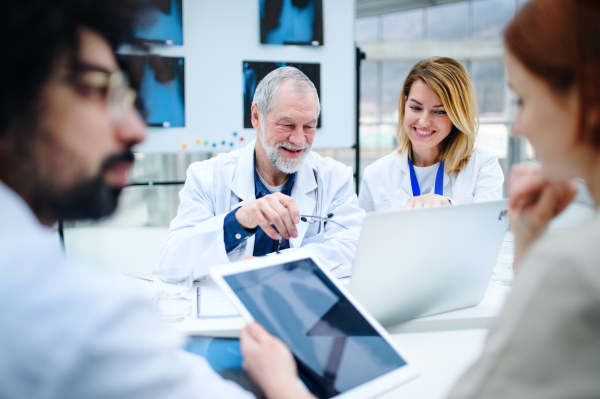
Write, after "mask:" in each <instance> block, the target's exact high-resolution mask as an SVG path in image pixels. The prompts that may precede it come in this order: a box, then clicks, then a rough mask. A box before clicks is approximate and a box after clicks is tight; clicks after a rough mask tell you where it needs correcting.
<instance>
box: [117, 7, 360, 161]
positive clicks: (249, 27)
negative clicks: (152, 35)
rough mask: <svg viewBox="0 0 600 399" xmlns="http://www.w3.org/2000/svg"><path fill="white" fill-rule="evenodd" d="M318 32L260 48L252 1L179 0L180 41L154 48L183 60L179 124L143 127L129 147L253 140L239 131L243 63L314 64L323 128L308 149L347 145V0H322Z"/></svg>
mask: <svg viewBox="0 0 600 399" xmlns="http://www.w3.org/2000/svg"><path fill="white" fill-rule="evenodd" d="M323 29H324V32H323V36H324V45H323V46H276V45H261V44H260V33H259V5H258V0H226V1H214V0H184V1H183V30H184V32H183V33H184V34H183V41H184V45H183V46H173V47H156V48H155V49H154V50H153V52H154V53H156V54H160V55H164V56H183V57H185V103H186V105H185V107H186V110H185V112H186V127H185V128H149V134H148V138H147V140H146V141H145V142H144V143H142V144H141V145H140V146H138V147H137V148H136V149H135V150H136V151H137V152H145V153H163V152H181V151H190V152H192V151H224V150H229V149H232V148H237V147H240V146H243V145H245V144H246V143H247V142H248V141H250V140H252V139H254V138H255V137H256V134H255V132H254V130H253V129H244V128H243V104H242V83H243V81H242V61H280V62H311V63H320V64H321V95H322V103H321V106H322V109H323V127H322V128H320V129H318V132H317V137H316V139H315V143H314V147H315V148H350V147H351V146H352V145H353V144H354V130H355V128H354V126H355V60H354V1H350V0H328V1H324V2H323ZM122 52H126V49H124V50H123V51H122ZM233 132H237V133H238V136H237V137H234V136H233ZM240 136H243V137H244V141H243V142H241V141H240V140H239V137H240ZM198 139H200V140H202V142H204V140H208V141H209V142H210V144H212V142H218V143H219V144H218V146H217V147H216V148H213V147H212V145H209V146H205V145H204V144H203V143H202V144H197V143H196V140H198ZM222 140H225V141H226V145H225V146H223V145H221V141H222ZM231 141H233V142H234V143H235V146H234V147H230V145H229V143H230V142H231ZM184 143H185V144H186V145H187V148H185V149H184V148H183V144H184Z"/></svg>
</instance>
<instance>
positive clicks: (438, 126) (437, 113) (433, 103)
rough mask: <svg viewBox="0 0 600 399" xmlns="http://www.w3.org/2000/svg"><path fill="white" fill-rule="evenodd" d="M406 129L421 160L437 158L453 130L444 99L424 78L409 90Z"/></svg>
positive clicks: (405, 120) (405, 118)
mask: <svg viewBox="0 0 600 399" xmlns="http://www.w3.org/2000/svg"><path fill="white" fill-rule="evenodd" d="M404 129H405V130H406V132H407V134H408V138H409V139H410V142H411V144H412V148H413V154H414V155H415V156H416V157H418V155H422V156H423V157H428V158H429V157H431V156H433V158H436V157H437V155H438V154H439V144H440V143H441V142H442V140H444V139H445V138H446V137H447V136H448V134H450V131H451V130H452V121H451V120H450V117H449V116H448V114H447V113H446V110H445V109H444V105H443V104H442V100H440V98H439V97H438V95H437V94H435V92H434V91H433V90H431V88H430V87H429V86H427V84H426V83H425V82H423V81H422V80H421V79H417V80H415V82H414V83H413V85H412V86H411V88H410V92H409V93H408V96H407V99H406V105H405V107H404Z"/></svg>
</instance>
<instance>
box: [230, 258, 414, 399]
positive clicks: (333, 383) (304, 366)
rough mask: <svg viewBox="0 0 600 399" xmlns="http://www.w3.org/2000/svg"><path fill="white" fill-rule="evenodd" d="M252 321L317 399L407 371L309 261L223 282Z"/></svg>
mask: <svg viewBox="0 0 600 399" xmlns="http://www.w3.org/2000/svg"><path fill="white" fill-rule="evenodd" d="M224 279H225V281H226V282H227V284H228V285H229V286H230V287H231V288H232V289H233V291H234V293H235V294H236V295H237V296H238V298H239V299H240V301H241V302H242V303H243V304H244V306H245V307H246V308H247V309H248V311H249V312H250V314H251V315H252V317H254V319H255V320H256V321H257V322H259V323H260V324H262V325H263V326H264V327H265V328H266V329H267V330H268V331H269V332H270V333H271V334H273V335H274V336H276V337H278V338H279V339H281V340H282V341H283V342H284V343H285V344H286V345H287V346H288V348H290V350H291V351H292V353H293V354H294V357H295V358H296V362H297V364H298V371H299V374H300V378H301V379H302V381H303V382H304V383H305V384H306V386H307V387H308V389H310V390H311V392H313V394H315V395H316V396H318V397H320V398H330V397H332V396H336V395H338V394H340V393H344V392H346V391H348V390H350V389H353V388H355V387H357V386H359V385H361V384H363V383H366V382H368V381H370V380H372V379H374V378H377V377H379V376H382V375H384V374H387V373H389V372H391V371H394V370H396V369H398V368H400V367H403V366H405V365H406V362H405V361H404V359H403V358H402V357H400V356H399V355H398V353H397V352H396V351H395V350H394V348H392V347H391V346H390V345H389V344H388V343H387V342H386V341H385V340H384V339H383V338H382V337H381V336H380V335H379V333H378V332H377V331H376V330H375V329H374V328H373V327H372V326H371V324H370V323H369V322H368V321H367V320H366V319H365V318H364V317H363V315H362V314H361V313H360V312H359V311H358V310H357V309H356V308H355V307H354V305H352V303H350V302H349V301H348V299H347V298H346V297H345V296H344V295H343V294H342V293H341V292H340V291H339V290H338V289H337V287H336V286H335V285H334V284H332V283H331V282H330V281H329V279H328V278H327V277H326V276H325V274H324V273H323V272H322V271H321V270H320V269H319V267H318V266H317V265H316V264H315V263H314V262H313V261H312V260H311V259H310V258H309V259H302V260H298V261H293V262H289V263H284V264H281V265H275V266H270V267H265V268H261V269H257V270H250V271H246V272H241V273H238V274H233V275H228V276H224Z"/></svg>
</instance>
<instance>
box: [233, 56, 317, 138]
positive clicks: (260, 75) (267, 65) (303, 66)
mask: <svg viewBox="0 0 600 399" xmlns="http://www.w3.org/2000/svg"><path fill="white" fill-rule="evenodd" d="M284 66H293V67H295V68H298V69H299V70H301V71H302V73H304V74H305V75H306V76H307V77H308V78H309V79H310V81H311V82H312V83H313V84H314V85H315V89H317V94H318V95H319V100H321V64H313V63H307V62H304V63H300V62H260V61H242V77H243V81H244V83H243V84H244V87H243V88H242V90H243V101H244V129H251V128H252V121H251V108H252V99H253V98H254V92H255V91H256V86H257V85H258V83H259V82H260V81H261V80H263V79H264V77H265V76H267V75H268V74H269V73H270V72H272V71H274V70H275V69H277V68H281V67H284ZM322 121H323V104H321V116H319V120H318V121H317V127H321V126H322Z"/></svg>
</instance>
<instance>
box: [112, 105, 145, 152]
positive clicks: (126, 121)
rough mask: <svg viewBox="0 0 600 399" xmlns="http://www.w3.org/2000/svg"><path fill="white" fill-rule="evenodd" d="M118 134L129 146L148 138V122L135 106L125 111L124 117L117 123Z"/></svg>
mask: <svg viewBox="0 0 600 399" xmlns="http://www.w3.org/2000/svg"><path fill="white" fill-rule="evenodd" d="M117 135H118V138H119V140H120V141H121V142H123V143H124V144H126V145H127V146H129V147H130V146H132V145H135V144H139V143H141V142H142V141H144V139H145V138H146V122H144V120H143V119H142V117H141V115H140V114H139V112H138V111H137V110H136V109H135V108H134V107H133V106H130V107H127V109H126V110H125V111H124V113H123V118H122V119H121V121H120V122H119V123H118V125H117Z"/></svg>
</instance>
